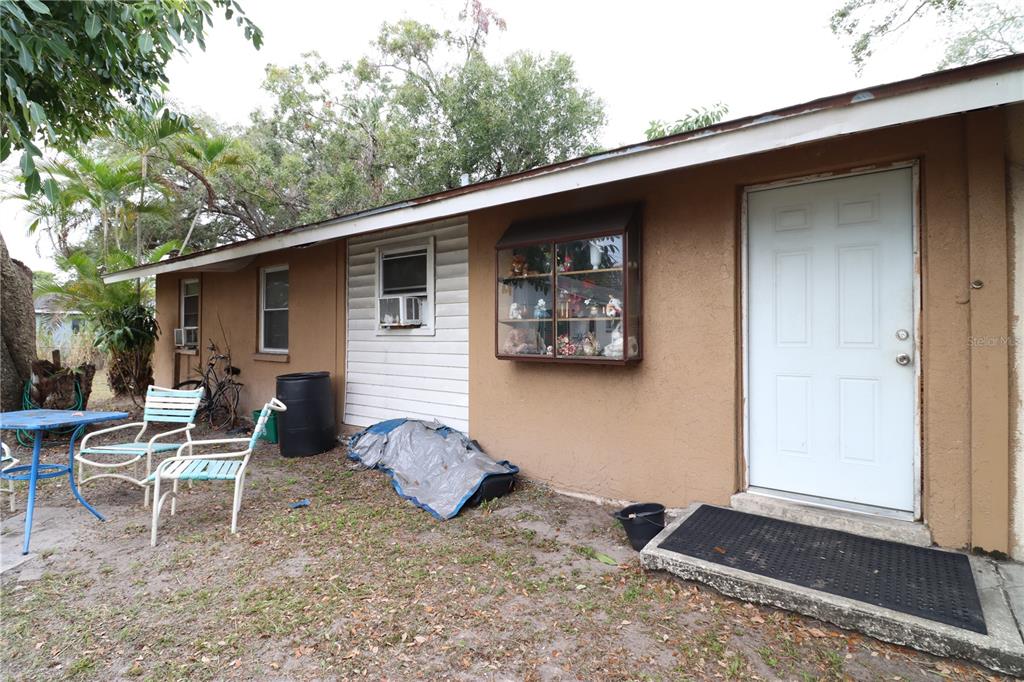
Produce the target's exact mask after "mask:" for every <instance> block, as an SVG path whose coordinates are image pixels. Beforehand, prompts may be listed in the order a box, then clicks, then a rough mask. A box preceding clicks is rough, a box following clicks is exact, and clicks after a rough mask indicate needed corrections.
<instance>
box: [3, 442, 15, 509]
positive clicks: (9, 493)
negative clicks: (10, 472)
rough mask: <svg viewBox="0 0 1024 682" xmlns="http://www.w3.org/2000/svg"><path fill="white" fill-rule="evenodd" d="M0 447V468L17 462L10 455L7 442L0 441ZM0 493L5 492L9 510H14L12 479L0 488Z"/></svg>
mask: <svg viewBox="0 0 1024 682" xmlns="http://www.w3.org/2000/svg"><path fill="white" fill-rule="evenodd" d="M0 449H2V451H3V454H2V456H0V470H3V469H9V468H11V467H12V466H16V465H17V464H18V460H17V459H15V458H14V456H13V455H11V449H10V448H9V447H7V443H0ZM0 493H5V494H6V495H7V498H8V502H9V504H10V505H11V511H14V481H12V480H8V481H7V486H6V487H5V488H3V489H0Z"/></svg>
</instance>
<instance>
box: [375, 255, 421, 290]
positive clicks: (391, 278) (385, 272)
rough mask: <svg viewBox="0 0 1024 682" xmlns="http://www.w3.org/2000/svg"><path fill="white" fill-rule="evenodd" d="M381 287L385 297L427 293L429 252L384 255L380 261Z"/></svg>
mask: <svg viewBox="0 0 1024 682" xmlns="http://www.w3.org/2000/svg"><path fill="white" fill-rule="evenodd" d="M380 287H381V294H382V295H384V296H394V295H398V294H421V293H426V291H427V250H426V249H417V250H416V251H403V252H400V253H392V254H384V255H383V256H381V259H380Z"/></svg>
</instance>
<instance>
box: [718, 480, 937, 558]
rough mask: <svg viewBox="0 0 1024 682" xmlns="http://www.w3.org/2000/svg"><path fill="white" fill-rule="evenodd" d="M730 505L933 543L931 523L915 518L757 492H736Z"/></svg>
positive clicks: (922, 544)
mask: <svg viewBox="0 0 1024 682" xmlns="http://www.w3.org/2000/svg"><path fill="white" fill-rule="evenodd" d="M729 506H730V507H732V508H733V509H735V510H736V511H741V512H747V513H748V514H759V515H761V516H769V517H771V518H775V519H782V520H783V521H792V522H793V523H802V524H805V525H807V526H816V527H818V528H831V529H832V530H841V531H845V532H847V533H853V534H854V535H863V536H864V537H868V538H877V539H879V540H890V541H892V542H902V543H904V544H907V545H917V546H918V547H931V545H932V532H931V531H930V530H928V526H926V525H925V524H923V523H917V522H914V521H903V520H901V519H892V518H886V517H884V516H876V515H873V514H862V513H859V512H855V511H848V510H845V509H836V508H835V507H826V506H822V505H817V504H812V503H810V502H801V501H798V500H791V499H784V498H781V497H773V496H771V495H765V494H762V493H755V492H744V493H736V494H735V495H733V496H732V498H731V499H730V500H729Z"/></svg>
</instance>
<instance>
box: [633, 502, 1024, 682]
mask: <svg viewBox="0 0 1024 682" xmlns="http://www.w3.org/2000/svg"><path fill="white" fill-rule="evenodd" d="M699 506H700V505H693V506H691V507H689V508H687V509H686V510H685V511H684V512H683V513H682V515H680V516H679V517H678V518H676V519H675V520H673V521H672V523H670V524H668V526H666V528H665V529H664V530H663V531H662V532H661V533H659V534H658V536H657V537H655V538H654V539H653V540H652V541H651V542H650V543H649V544H648V545H647V547H645V548H644V549H643V551H642V552H641V553H640V558H641V562H642V563H643V566H644V567H645V568H647V569H652V570H664V571H668V572H669V573H672V574H673V575H676V576H678V577H680V578H682V579H684V580H693V581H696V582H700V583H704V584H706V585H709V586H711V587H713V588H715V589H716V590H718V591H719V592H721V593H722V594H724V595H727V596H730V597H734V598H736V599H741V600H743V601H749V602H754V603H757V604H766V605H769V606H774V607H777V608H780V609H787V610H789V611H795V612H797V613H800V614H803V615H805V616H810V617H812V618H817V619H819V620H822V621H825V622H828V623H832V624H833V625H836V626H838V627H841V628H847V629H850V630H856V631H858V632H862V633H864V634H866V635H869V636H871V637H875V638H877V639H880V640H883V641H886V642H892V643H894V644H899V645H902V646H909V647H913V648H915V649H919V650H921V651H926V652H928V653H931V654H935V655H938V656H953V657H957V658H963V659H967V660H971V661H974V662H976V663H980V664H981V665H984V666H986V667H988V668H991V669H992V670H995V671H997V672H1001V673H1005V674H1009V675H1016V676H1024V639H1022V636H1021V632H1020V630H1019V629H1018V626H1017V620H1016V619H1015V618H1014V614H1013V611H1012V610H1011V606H1010V598H1011V597H1015V596H1016V595H1011V594H1010V592H1012V591H1013V588H1014V582H1015V579H1016V580H1017V581H1021V582H1024V573H1021V572H1015V571H1016V568H1017V565H1013V564H1006V565H1003V567H1002V570H1001V568H1000V565H998V564H997V563H996V562H994V561H992V560H990V559H987V558H984V557H974V556H972V557H970V562H971V568H972V569H973V571H974V580H975V583H976V585H977V587H978V596H979V597H980V599H981V606H982V611H983V612H984V614H985V624H986V627H987V628H988V634H987V635H982V634H980V633H977V632H971V631H968V630H962V629H960V628H956V627H951V626H949V625H945V624H943V623H938V622H935V621H931V620H928V619H926V618H919V617H917V616H911V615H908V614H906V613H902V612H900V611H894V610H892V609H886V608H883V607H879V606H874V605H872V604H868V603H865V602H861V601H857V600H854V599H848V598H846V597H839V596H836V595H833V594H829V593H828V592H821V591H819V590H814V589H811V588H807V587H803V586H800V585H794V584H792V583H787V582H783V581H781V580H776V579H774V578H767V577H764V576H761V575H757V574H756V573H748V572H746V571H740V570H737V569H734V568H731V567H729V566H723V565H720V564H716V563H712V562H708V561H704V560H702V559H697V558H695V557H691V556H688V555H685V554H679V553H677V552H672V551H669V550H664V549H661V548H660V547H659V545H660V544H661V542H662V541H663V540H665V539H666V538H667V537H668V536H669V535H671V534H672V533H673V532H674V531H675V530H676V528H678V527H679V526H680V525H681V524H682V523H683V522H684V521H685V520H686V519H687V518H688V517H689V516H690V514H691V513H693V511H695V510H696V508H697V507H699ZM840 530H847V529H840ZM938 551H941V550H938ZM1011 567H1012V568H1013V569H1014V570H1007V569H1008V568H1011ZM1008 588H1009V589H1008Z"/></svg>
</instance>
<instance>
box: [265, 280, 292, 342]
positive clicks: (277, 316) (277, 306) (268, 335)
mask: <svg viewBox="0 0 1024 682" xmlns="http://www.w3.org/2000/svg"><path fill="white" fill-rule="evenodd" d="M260 352H261V353H287V352H288V266H287V265H275V266H273V267H269V268H262V269H261V270H260Z"/></svg>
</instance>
